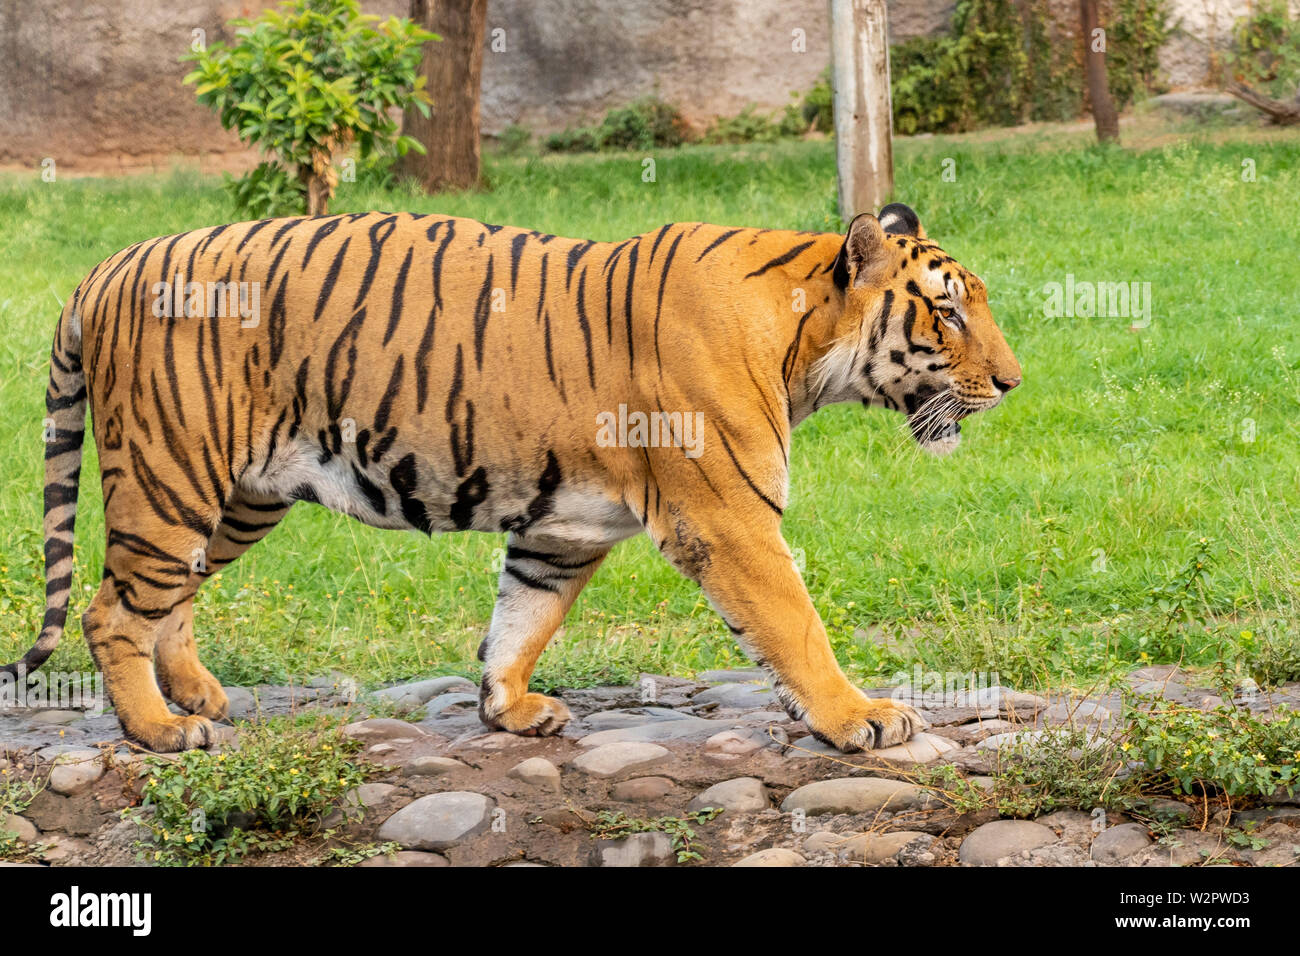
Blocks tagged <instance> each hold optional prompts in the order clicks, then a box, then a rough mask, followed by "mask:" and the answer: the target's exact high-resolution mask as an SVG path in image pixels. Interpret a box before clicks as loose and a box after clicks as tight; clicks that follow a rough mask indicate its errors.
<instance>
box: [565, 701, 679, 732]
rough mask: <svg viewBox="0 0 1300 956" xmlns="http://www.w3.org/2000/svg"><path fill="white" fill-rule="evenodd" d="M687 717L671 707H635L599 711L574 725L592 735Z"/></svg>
mask: <svg viewBox="0 0 1300 956" xmlns="http://www.w3.org/2000/svg"><path fill="white" fill-rule="evenodd" d="M686 716H689V715H687V714H683V713H682V712H681V711H679V710H673V709H672V708H670V707H634V708H630V709H627V710H599V711H597V712H596V713H594V714H588V715H587V716H586V717H584V718H583V719H582V720H581V721H580V722H579V721H575V722H574V723H575V724H576V723H581V724H582V726H583V727H586V728H587V729H588V731H589V732H590V733H596V732H597V731H601V730H622V729H624V728H625V727H641V726H644V725H645V724H650V723H654V722H655V721H656V720H681V719H682V718H683V717H686ZM571 726H572V725H571Z"/></svg>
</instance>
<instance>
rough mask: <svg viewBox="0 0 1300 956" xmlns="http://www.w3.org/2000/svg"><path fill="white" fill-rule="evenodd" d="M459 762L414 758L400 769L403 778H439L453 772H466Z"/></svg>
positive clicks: (464, 766) (445, 758)
mask: <svg viewBox="0 0 1300 956" xmlns="http://www.w3.org/2000/svg"><path fill="white" fill-rule="evenodd" d="M468 769H469V768H468V767H467V766H466V765H465V764H463V763H461V762H460V761H459V760H453V759H452V758H451V757H416V758H415V759H414V760H412V761H410V762H409V763H407V764H406V766H404V767H402V776H404V777H441V776H442V775H443V774H445V773H451V772H452V771H453V770H468Z"/></svg>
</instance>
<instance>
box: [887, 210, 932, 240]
mask: <svg viewBox="0 0 1300 956" xmlns="http://www.w3.org/2000/svg"><path fill="white" fill-rule="evenodd" d="M880 225H881V226H882V227H883V228H884V230H885V232H887V233H889V234H890V235H894V236H915V237H916V238H917V239H924V238H925V230H924V229H923V228H921V220H920V219H918V218H917V215H916V213H915V212H913V211H912V207H911V206H905V205H903V204H902V203H901V202H891V203H890V204H889V205H888V206H886V207H885V208H884V209H882V210H880Z"/></svg>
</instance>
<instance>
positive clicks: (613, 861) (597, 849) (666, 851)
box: [592, 833, 677, 866]
mask: <svg viewBox="0 0 1300 956" xmlns="http://www.w3.org/2000/svg"><path fill="white" fill-rule="evenodd" d="M592 862H593V863H595V865H596V866H672V865H674V864H675V863H676V862H677V853H676V851H674V850H673V841H672V837H670V836H669V835H668V834H667V833H633V834H632V835H630V836H628V837H625V838H624V839H622V840H597V841H596V845H595V846H594V847H593V848H592Z"/></svg>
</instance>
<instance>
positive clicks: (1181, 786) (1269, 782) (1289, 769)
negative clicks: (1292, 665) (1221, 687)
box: [1120, 699, 1300, 797]
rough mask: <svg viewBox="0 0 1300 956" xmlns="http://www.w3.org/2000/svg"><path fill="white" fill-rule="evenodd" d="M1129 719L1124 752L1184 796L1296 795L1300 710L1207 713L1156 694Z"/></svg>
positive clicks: (1225, 709) (1130, 712) (1218, 709)
mask: <svg viewBox="0 0 1300 956" xmlns="http://www.w3.org/2000/svg"><path fill="white" fill-rule="evenodd" d="M1126 717H1127V720H1128V728H1127V730H1126V733H1125V741H1124V743H1123V744H1121V745H1120V749H1121V750H1122V751H1123V752H1124V753H1125V755H1126V756H1128V757H1129V758H1130V759H1136V760H1139V761H1141V762H1142V764H1143V765H1144V766H1145V767H1146V771H1147V773H1148V775H1159V776H1162V777H1165V778H1168V779H1169V780H1170V781H1171V782H1172V783H1173V784H1174V786H1175V787H1176V788H1177V789H1178V790H1179V791H1181V792H1182V793H1198V792H1211V793H1214V792H1222V793H1224V794H1227V795H1228V796H1230V797H1239V796H1247V797H1250V796H1253V797H1259V796H1269V795H1271V794H1273V793H1275V792H1277V791H1279V790H1280V791H1283V792H1285V793H1288V794H1294V793H1295V790H1296V785H1297V783H1300V777H1298V776H1297V771H1296V767H1297V765H1300V711H1294V710H1289V709H1288V708H1286V707H1285V706H1283V707H1281V708H1279V710H1278V711H1277V712H1275V713H1273V714H1272V715H1270V717H1269V719H1261V718H1260V717H1256V716H1255V715H1254V714H1252V713H1250V712H1249V711H1247V710H1243V709H1238V708H1235V707H1227V706H1224V707H1216V708H1214V709H1213V710H1205V711H1202V710H1196V709H1193V708H1190V707H1185V706H1181V705H1179V704H1176V703H1172V702H1170V701H1166V700H1163V699H1157V700H1155V701H1153V702H1151V703H1150V704H1149V705H1146V706H1145V707H1144V708H1137V707H1132V708H1130V709H1129V710H1128V712H1127V714H1126Z"/></svg>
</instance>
